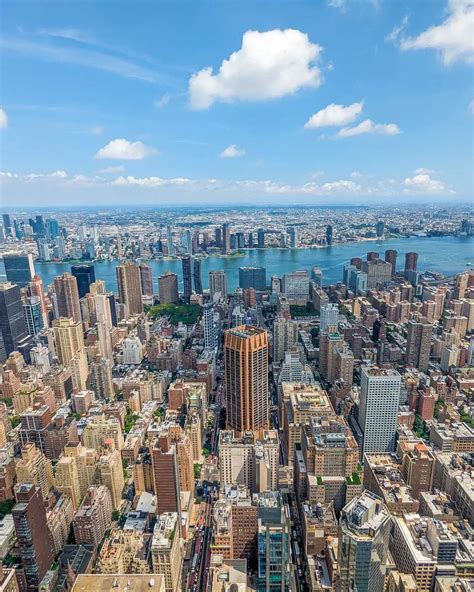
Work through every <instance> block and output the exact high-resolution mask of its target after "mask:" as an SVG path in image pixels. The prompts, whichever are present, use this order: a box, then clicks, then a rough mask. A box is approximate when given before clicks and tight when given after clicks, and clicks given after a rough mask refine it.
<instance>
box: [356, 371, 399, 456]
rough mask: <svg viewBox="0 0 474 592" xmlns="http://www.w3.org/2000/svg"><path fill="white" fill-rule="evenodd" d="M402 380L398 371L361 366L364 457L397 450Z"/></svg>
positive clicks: (360, 413) (361, 418) (360, 419)
mask: <svg viewBox="0 0 474 592" xmlns="http://www.w3.org/2000/svg"><path fill="white" fill-rule="evenodd" d="M401 380H402V378H401V376H400V374H399V373H398V372H397V371H396V370H391V369H382V368H378V367H377V366H365V367H362V368H361V379H360V402H359V416H358V423H359V427H360V429H361V430H362V432H363V444H362V459H363V458H364V455H365V454H368V453H371V452H392V451H393V450H394V449H395V434H396V429H397V414H398V405H399V401H400V390H401V384H402V383H401Z"/></svg>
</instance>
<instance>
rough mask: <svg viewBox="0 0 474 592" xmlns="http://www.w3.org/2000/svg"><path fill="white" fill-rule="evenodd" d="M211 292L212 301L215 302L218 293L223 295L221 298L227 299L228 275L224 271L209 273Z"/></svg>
mask: <svg viewBox="0 0 474 592" xmlns="http://www.w3.org/2000/svg"><path fill="white" fill-rule="evenodd" d="M209 290H210V293H211V301H213V300H214V296H215V295H216V294H217V293H219V294H220V295H221V298H224V299H225V298H227V274H226V272H225V271H224V270H223V269H218V270H216V271H210V272H209Z"/></svg>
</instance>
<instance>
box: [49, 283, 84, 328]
mask: <svg viewBox="0 0 474 592" xmlns="http://www.w3.org/2000/svg"><path fill="white" fill-rule="evenodd" d="M54 291H55V293H56V299H57V303H58V312H59V316H60V317H68V318H72V319H74V321H75V322H76V323H82V317H81V305H80V303H79V290H78V288H77V279H76V278H75V277H74V276H73V275H71V274H70V273H67V272H66V273H63V274H62V275H58V276H57V277H55V278H54Z"/></svg>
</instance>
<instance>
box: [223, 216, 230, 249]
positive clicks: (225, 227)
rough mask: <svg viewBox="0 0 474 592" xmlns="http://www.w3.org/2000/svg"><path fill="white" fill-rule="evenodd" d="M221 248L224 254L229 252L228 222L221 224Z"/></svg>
mask: <svg viewBox="0 0 474 592" xmlns="http://www.w3.org/2000/svg"><path fill="white" fill-rule="evenodd" d="M222 250H223V252H224V253H225V254H226V255H228V254H229V253H230V225H229V223H228V222H226V223H225V224H223V225H222Z"/></svg>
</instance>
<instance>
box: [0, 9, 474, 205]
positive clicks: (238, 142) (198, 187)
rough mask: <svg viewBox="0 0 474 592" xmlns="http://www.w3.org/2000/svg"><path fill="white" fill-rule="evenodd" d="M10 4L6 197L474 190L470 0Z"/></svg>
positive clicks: (384, 198)
mask: <svg viewBox="0 0 474 592" xmlns="http://www.w3.org/2000/svg"><path fill="white" fill-rule="evenodd" d="M2 12H3V14H2V38H1V40H0V51H1V56H2V62H1V74H2V84H1V98H0V105H1V108H2V111H0V127H1V129H0V142H1V167H0V168H1V170H2V171H3V173H2V175H1V178H0V182H1V185H0V190H1V197H2V205H4V206H7V207H8V206H11V205H15V206H17V205H25V206H27V205H28V206H29V205H33V206H34V205H45V203H47V204H48V205H49V204H58V205H68V204H85V203H88V204H111V205H113V204H119V203H121V204H125V203H137V204H138V203H143V204H153V203H157V204H160V205H164V204H167V203H170V204H174V203H191V204H193V205H197V204H199V203H203V204H209V203H234V202H235V203H257V202H261V203H275V204H277V203H283V204H287V203H307V204H313V203H314V204H329V203H354V204H355V203H383V204H390V203H393V202H394V200H396V201H397V202H398V203H400V202H411V203H417V202H418V201H420V202H421V201H423V202H435V201H436V202H437V203H438V202H439V203H454V202H459V201H461V202H462V201H464V202H466V201H469V200H471V199H472V189H473V178H472V162H473V144H472V138H473V135H472V132H473V121H474V118H473V103H472V101H473V98H474V91H473V75H472V74H473V73H472V66H473V61H474V48H473V45H472V43H473V42H472V38H473V37H472V35H473V33H474V1H473V0H449V1H447V0H440V1H438V0H424V1H421V0H420V1H414V0H412V1H408V0H406V1H404V0H327V1H326V0H311V1H307V2H296V1H290V0H288V1H283V0H273V1H272V2H263V1H260V2H259V1H252V2H250V1H248V2H245V1H239V2H237V1H236V2H215V1H214V2H200V1H197V0H196V1H193V2H191V1H187V2H185V1H180V2H151V1H140V0H135V2H125V1H121V2H112V1H106V0H102V1H95V2H91V1H89V2H80V1H77V0H76V1H74V2H66V1H64V2H46V1H38V0H36V1H35V2H26V1H22V0H19V1H18V0H16V1H10V0H5V1H4V2H3V3H2Z"/></svg>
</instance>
